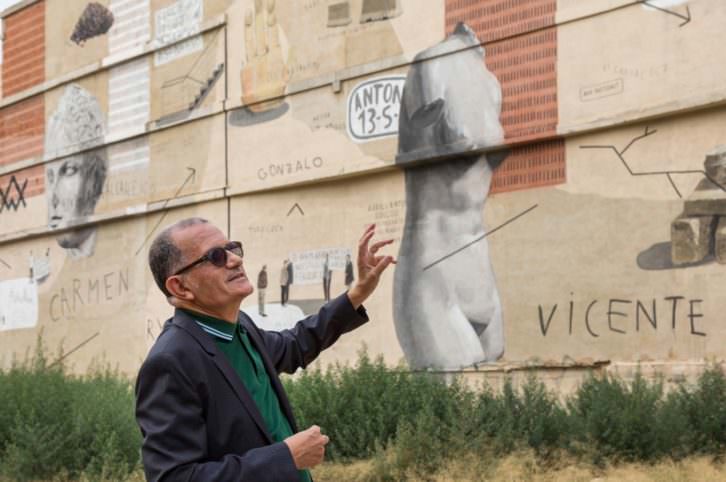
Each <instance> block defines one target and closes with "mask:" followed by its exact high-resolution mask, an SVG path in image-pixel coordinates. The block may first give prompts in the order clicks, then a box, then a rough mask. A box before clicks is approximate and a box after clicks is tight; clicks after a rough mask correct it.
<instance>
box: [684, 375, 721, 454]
mask: <svg viewBox="0 0 726 482" xmlns="http://www.w3.org/2000/svg"><path fill="white" fill-rule="evenodd" d="M679 395H680V397H681V398H682V401H681V406H682V407H683V409H682V410H683V411H684V412H685V413H686V417H687V419H688V423H689V425H690V428H691V433H692V435H691V439H692V441H691V443H692V449H693V451H694V452H696V453H705V454H714V455H719V454H722V453H723V452H724V450H726V376H724V373H723V371H721V369H720V368H718V367H712V368H710V369H708V370H706V371H704V372H703V374H702V375H701V376H700V377H699V378H698V381H697V382H696V386H695V388H694V389H693V390H692V391H689V390H687V389H684V388H682V389H681V390H680V391H679Z"/></svg>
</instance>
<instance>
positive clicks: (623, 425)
mask: <svg viewBox="0 0 726 482" xmlns="http://www.w3.org/2000/svg"><path fill="white" fill-rule="evenodd" d="M662 399H663V385H662V383H660V382H654V383H649V382H648V381H647V380H645V379H644V378H643V377H642V375H641V374H640V373H638V374H636V376H635V379H634V380H633V381H632V382H631V383H630V384H627V383H625V382H623V381H621V380H619V379H617V378H615V377H613V376H609V375H603V376H599V377H591V378H589V379H588V380H586V381H585V382H584V383H583V384H582V385H581V386H580V388H579V389H578V391H577V393H576V395H575V397H574V398H573V399H572V400H571V402H570V410H571V415H572V416H573V417H575V418H576V420H575V425H576V426H577V427H579V428H580V429H581V431H582V432H581V435H582V436H583V437H584V438H585V442H587V443H592V444H593V445H594V449H595V450H596V453H597V460H596V462H599V461H600V460H599V459H600V458H601V457H602V458H606V459H616V460H620V459H622V460H628V461H631V460H651V459H653V458H655V457H657V456H660V455H662V454H661V453H659V451H658V447H659V445H658V443H657V426H658V423H660V420H658V415H659V410H660V408H661V405H662Z"/></svg>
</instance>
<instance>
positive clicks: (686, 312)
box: [537, 296, 706, 338]
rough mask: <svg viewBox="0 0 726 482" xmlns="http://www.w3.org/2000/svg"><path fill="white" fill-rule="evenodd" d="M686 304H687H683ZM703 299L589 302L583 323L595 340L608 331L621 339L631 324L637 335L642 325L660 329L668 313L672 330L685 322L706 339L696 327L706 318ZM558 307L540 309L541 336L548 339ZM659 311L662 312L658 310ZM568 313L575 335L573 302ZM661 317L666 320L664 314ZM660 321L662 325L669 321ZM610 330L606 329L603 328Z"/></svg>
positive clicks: (569, 328) (541, 306)
mask: <svg viewBox="0 0 726 482" xmlns="http://www.w3.org/2000/svg"><path fill="white" fill-rule="evenodd" d="M681 301H683V302H684V303H680V302H681ZM701 303H703V300H701V299H686V297H684V296H665V297H663V298H652V299H649V300H648V301H644V300H639V299H636V300H626V299H618V298H610V299H607V300H597V299H595V300H590V301H589V302H588V303H587V305H586V307H585V309H584V311H583V312H581V313H582V321H583V325H584V327H585V330H586V331H587V333H588V334H589V335H590V336H591V337H593V338H599V337H600V335H602V334H603V333H604V332H606V331H609V332H610V333H615V334H618V335H625V334H627V333H628V329H627V327H628V324H632V325H633V326H634V328H635V332H640V329H641V325H643V326H645V325H646V324H647V325H650V326H651V327H652V329H653V330H657V329H658V312H659V311H660V312H661V313H663V312H664V311H665V312H666V313H668V314H667V315H666V316H667V318H666V320H670V327H671V330H673V331H676V327H677V326H678V323H679V322H683V321H686V323H687V324H688V331H689V333H690V334H691V335H693V336H706V333H705V332H703V331H700V330H699V329H698V327H697V326H696V324H697V322H698V320H699V319H700V318H703V317H704V315H703V312H702V309H701ZM558 307H559V304H557V303H556V304H554V305H552V306H547V305H545V306H543V305H538V306H537V315H538V316H537V318H538V322H539V329H540V332H541V333H542V336H547V334H548V332H549V331H550V328H551V325H552V322H553V321H556V319H557V309H558ZM659 308H660V310H659ZM566 309H567V312H568V313H567V316H568V322H569V324H568V334H569V335H572V331H573V320H575V319H576V317H577V314H578V313H577V311H578V310H577V308H576V304H575V302H574V301H573V300H570V302H569V304H568V308H566ZM661 316H663V315H662V314H661ZM666 320H663V319H662V318H661V321H666ZM601 326H602V327H604V326H607V329H606V330H605V329H602V328H600V327H601Z"/></svg>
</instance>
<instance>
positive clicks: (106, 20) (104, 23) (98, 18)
mask: <svg viewBox="0 0 726 482" xmlns="http://www.w3.org/2000/svg"><path fill="white" fill-rule="evenodd" d="M112 25H113V13H111V11H110V10H109V9H107V8H106V7H104V6H103V5H101V4H100V3H98V2H91V3H89V4H88V5H87V6H86V9H85V10H83V13H82V14H81V16H80V18H79V19H78V23H77V24H76V27H75V28H74V29H73V34H72V35H71V42H75V43H76V44H78V45H80V46H83V44H84V43H85V42H86V40H88V39H90V38H93V37H97V36H99V35H103V34H105V33H106V32H108V31H109V29H110V28H111V26H112Z"/></svg>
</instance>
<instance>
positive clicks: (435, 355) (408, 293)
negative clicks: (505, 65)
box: [393, 24, 504, 368]
mask: <svg viewBox="0 0 726 482" xmlns="http://www.w3.org/2000/svg"><path fill="white" fill-rule="evenodd" d="M454 51H456V52H458V53H455V54H450V55H442V54H444V53H451V52H454ZM415 61H416V63H414V64H413V66H412V68H411V70H410V72H409V74H408V77H407V79H406V84H405V88H404V94H403V102H402V104H401V116H400V125H399V145H398V156H397V158H396V162H397V164H399V165H401V166H402V167H403V168H404V169H405V182H406V219H405V226H404V232H403V238H402V241H401V249H400V252H399V255H398V265H397V268H396V273H395V280H394V300H393V301H394V308H393V310H394V322H395V326H396V333H397V335H398V338H399V341H400V343H401V346H402V348H403V351H404V354H405V356H406V358H407V360H408V362H409V364H411V366H412V367H414V368H460V367H466V366H470V365H473V364H476V363H480V362H487V361H494V360H496V359H498V358H499V357H501V356H502V354H503V352H504V334H503V327H502V310H501V303H500V300H499V294H498V292H497V287H496V282H495V278H494V273H493V271H492V267H491V262H490V260H489V247H488V244H487V240H486V239H481V238H482V237H483V235H484V234H485V232H486V230H485V227H484V222H483V218H482V217H483V209H484V203H485V201H486V198H487V194H488V192H489V186H490V183H491V178H492V171H493V169H494V167H496V165H498V163H500V162H501V161H502V160H503V156H502V154H501V153H495V154H492V153H489V154H482V153H481V152H476V150H480V149H482V148H486V147H491V146H498V145H501V144H502V142H503V138H504V133H503V130H502V127H501V125H500V122H499V114H500V110H501V99H502V95H501V87H500V84H499V82H498V80H497V79H496V77H495V76H494V75H493V74H492V73H491V72H489V70H487V67H486V65H485V64H484V49H483V48H482V47H481V46H480V43H479V40H478V39H477V37H476V35H475V34H474V33H473V32H472V31H471V30H470V29H469V28H468V27H467V26H466V25H464V24H459V25H458V26H457V28H456V30H455V31H454V33H453V34H452V35H451V36H449V37H448V38H447V39H446V40H444V41H443V42H441V43H439V44H438V45H435V46H433V47H431V48H430V49H427V50H425V51H423V52H421V53H419V54H418V55H417V57H416V59H415ZM471 151H475V152H471ZM437 158H439V160H435V161H432V162H429V163H427V164H424V165H420V163H418V164H419V165H416V163H415V162H414V161H419V160H424V159H437ZM465 246H466V247H465ZM462 247H465V248H464V249H460V248H462Z"/></svg>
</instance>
